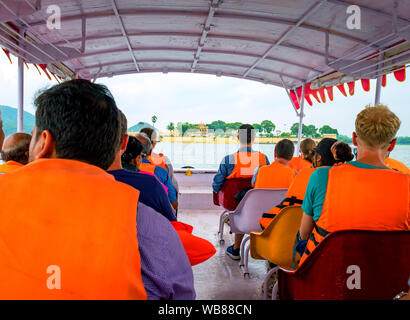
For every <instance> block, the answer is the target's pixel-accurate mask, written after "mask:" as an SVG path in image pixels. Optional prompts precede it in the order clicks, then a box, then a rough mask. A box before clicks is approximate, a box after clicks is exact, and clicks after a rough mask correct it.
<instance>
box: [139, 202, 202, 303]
mask: <svg viewBox="0 0 410 320" xmlns="http://www.w3.org/2000/svg"><path fill="white" fill-rule="evenodd" d="M137 238H138V247H139V251H140V257H141V275H142V282H143V283H144V288H145V291H146V292H147V296H148V299H149V300H159V299H167V300H170V299H174V300H193V299H195V297H196V294H195V289H194V275H193V272H192V267H191V263H190V262H189V259H188V256H187V255H186V253H185V249H184V247H183V246H182V243H181V240H180V238H179V236H178V233H177V232H176V231H175V229H174V227H172V225H171V223H170V222H169V221H168V220H167V219H165V218H164V217H163V216H162V215H161V214H159V213H158V212H156V211H155V210H153V209H152V208H150V207H148V206H146V205H144V204H143V203H138V212H137Z"/></svg>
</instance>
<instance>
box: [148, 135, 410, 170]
mask: <svg viewBox="0 0 410 320" xmlns="http://www.w3.org/2000/svg"><path fill="white" fill-rule="evenodd" d="M274 148H275V145H274V144H259V145H255V146H254V149H255V150H259V151H261V152H263V153H265V154H266V155H267V156H268V157H269V160H270V161H273V159H274V156H273V155H274ZM237 149H238V146H237V145H234V144H211V143H170V142H160V143H158V144H157V147H156V148H155V152H156V153H160V152H162V153H164V154H165V155H167V156H168V157H169V158H170V159H171V162H172V164H173V166H174V168H175V169H179V168H181V167H183V166H192V167H194V168H196V169H218V166H219V163H220V162H221V160H222V159H223V157H224V156H225V155H227V154H229V153H233V152H235V151H236V150H237ZM390 156H391V157H392V158H394V159H397V160H400V161H401V162H403V163H404V164H405V165H407V166H408V167H409V168H410V145H400V146H396V147H395V149H394V150H393V152H392V153H391V155H390Z"/></svg>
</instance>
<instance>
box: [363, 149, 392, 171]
mask: <svg viewBox="0 0 410 320" xmlns="http://www.w3.org/2000/svg"><path fill="white" fill-rule="evenodd" d="M385 157H386V151H384V150H382V149H369V148H360V147H359V148H358V149H357V161H359V162H362V163H365V164H368V165H371V166H375V167H386V165H385V164H384V161H385Z"/></svg>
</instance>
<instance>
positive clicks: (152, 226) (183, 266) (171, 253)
mask: <svg viewBox="0 0 410 320" xmlns="http://www.w3.org/2000/svg"><path fill="white" fill-rule="evenodd" d="M120 121H121V125H120V128H121V133H120V137H121V138H122V139H121V143H120V144H119V146H117V148H116V149H117V150H118V151H117V154H116V156H115V160H114V162H113V163H112V165H111V166H110V168H109V170H110V171H108V173H110V174H112V175H113V176H114V177H115V179H116V180H117V181H121V182H123V183H126V184H128V185H130V186H131V187H133V188H135V189H137V190H139V191H140V198H139V201H140V204H139V205H138V208H139V209H140V208H141V207H144V209H145V210H143V211H141V210H139V211H138V215H137V236H138V243H139V250H140V254H141V271H142V280H143V281H144V286H145V289H146V291H147V295H148V299H153V300H156V299H166V300H168V299H185V300H190V299H195V289H194V279H193V273H192V268H191V265H190V262H189V260H188V257H187V255H186V253H185V250H184V247H183V246H182V244H181V241H180V238H179V236H178V234H177V233H176V231H175V229H174V228H173V227H172V225H171V223H170V222H169V221H175V220H176V218H175V215H174V213H173V210H172V208H171V205H170V203H169V201H168V198H167V195H166V193H165V190H164V188H163V187H162V186H161V184H160V182H159V181H157V179H156V178H155V177H153V176H149V175H145V174H142V173H138V172H134V171H128V170H124V169H123V168H122V164H121V158H122V155H123V154H124V151H125V150H126V148H127V144H128V140H129V137H128V135H127V130H126V128H127V118H126V117H125V115H124V114H123V113H122V112H121V111H120ZM132 156H133V155H132Z"/></svg>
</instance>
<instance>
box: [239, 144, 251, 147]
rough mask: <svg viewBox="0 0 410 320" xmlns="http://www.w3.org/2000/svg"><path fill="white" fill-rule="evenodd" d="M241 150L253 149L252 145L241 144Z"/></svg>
mask: <svg viewBox="0 0 410 320" xmlns="http://www.w3.org/2000/svg"><path fill="white" fill-rule="evenodd" d="M239 146H240V147H241V148H252V145H251V144H240V145H239Z"/></svg>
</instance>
